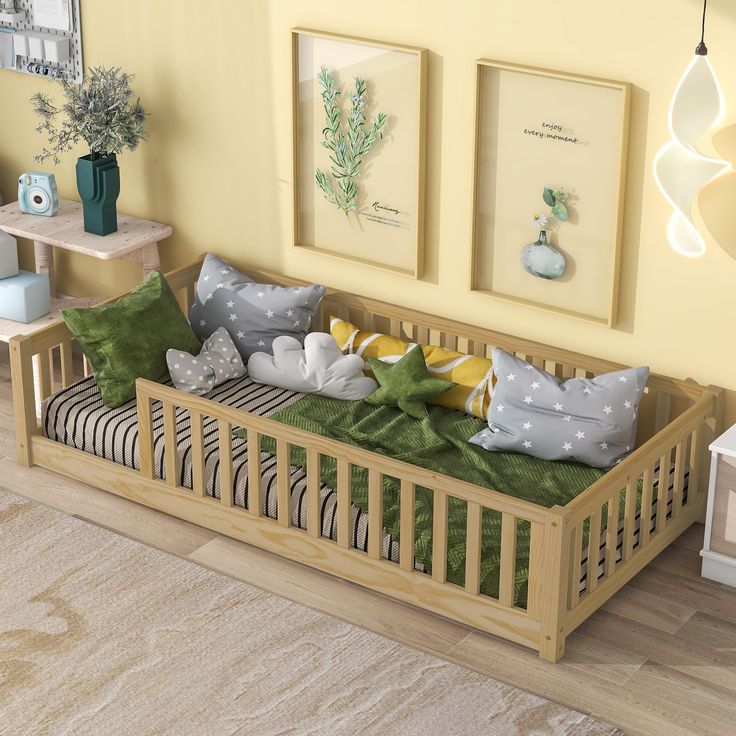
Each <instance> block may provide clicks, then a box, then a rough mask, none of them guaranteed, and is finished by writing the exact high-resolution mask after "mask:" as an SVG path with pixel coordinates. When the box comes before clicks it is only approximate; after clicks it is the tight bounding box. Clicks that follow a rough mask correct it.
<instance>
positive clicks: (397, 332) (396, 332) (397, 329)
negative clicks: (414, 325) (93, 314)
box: [390, 318, 404, 338]
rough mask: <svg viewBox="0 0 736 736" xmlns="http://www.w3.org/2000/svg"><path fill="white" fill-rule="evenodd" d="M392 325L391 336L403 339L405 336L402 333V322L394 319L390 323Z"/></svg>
mask: <svg viewBox="0 0 736 736" xmlns="http://www.w3.org/2000/svg"><path fill="white" fill-rule="evenodd" d="M390 324H391V334H392V335H393V336H394V337H401V338H403V337H404V335H403V333H402V331H401V320H399V319H393V318H392V319H391V321H390Z"/></svg>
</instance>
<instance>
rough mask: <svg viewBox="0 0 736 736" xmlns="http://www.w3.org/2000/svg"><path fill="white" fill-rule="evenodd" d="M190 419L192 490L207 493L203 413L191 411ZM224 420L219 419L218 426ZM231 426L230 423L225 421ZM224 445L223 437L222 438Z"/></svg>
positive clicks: (197, 492) (201, 493) (221, 462)
mask: <svg viewBox="0 0 736 736" xmlns="http://www.w3.org/2000/svg"><path fill="white" fill-rule="evenodd" d="M189 420H190V424H191V432H192V491H194V493H196V494H197V495H198V496H204V495H205V479H204V438H203V436H202V414H201V412H198V411H190V412H189ZM221 421H222V420H219V421H218V426H219V424H220V422H221ZM225 424H226V425H227V426H228V427H229V426H230V425H229V424H227V422H225ZM220 444H221V446H222V439H220ZM222 464H223V458H222V449H221V450H220V496H222ZM230 464H231V465H232V451H231V453H230Z"/></svg>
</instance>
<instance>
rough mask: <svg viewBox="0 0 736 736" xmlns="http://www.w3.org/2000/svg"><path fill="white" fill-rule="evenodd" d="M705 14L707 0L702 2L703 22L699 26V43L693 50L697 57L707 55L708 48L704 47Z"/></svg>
mask: <svg viewBox="0 0 736 736" xmlns="http://www.w3.org/2000/svg"><path fill="white" fill-rule="evenodd" d="M707 12H708V0H703V21H702V24H701V26H700V43H699V44H698V46H697V48H696V49H695V53H696V54H697V55H698V56H707V55H708V47H707V46H706V45H705V16H706V13H707Z"/></svg>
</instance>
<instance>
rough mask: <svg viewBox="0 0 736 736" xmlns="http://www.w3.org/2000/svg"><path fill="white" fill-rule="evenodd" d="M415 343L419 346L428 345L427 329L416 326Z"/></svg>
mask: <svg viewBox="0 0 736 736" xmlns="http://www.w3.org/2000/svg"><path fill="white" fill-rule="evenodd" d="M416 341H417V342H418V343H420V344H421V345H428V344H429V328H428V327H422V326H421V325H417V337H416Z"/></svg>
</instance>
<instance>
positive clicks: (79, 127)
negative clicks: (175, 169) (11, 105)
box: [31, 66, 148, 164]
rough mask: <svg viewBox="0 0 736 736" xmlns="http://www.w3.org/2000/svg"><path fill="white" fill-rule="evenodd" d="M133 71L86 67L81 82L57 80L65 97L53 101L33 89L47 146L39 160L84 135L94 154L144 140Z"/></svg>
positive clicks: (54, 158) (67, 147)
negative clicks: (86, 75) (61, 100)
mask: <svg viewBox="0 0 736 736" xmlns="http://www.w3.org/2000/svg"><path fill="white" fill-rule="evenodd" d="M133 79H134V76H133V75H132V74H127V73H125V72H123V71H122V70H121V69H120V68H119V67H113V68H110V69H106V68H105V67H103V66H98V67H94V68H92V69H90V71H89V75H88V77H87V79H86V81H85V83H84V85H76V84H74V83H72V82H69V81H67V80H64V79H62V80H59V83H60V85H61V89H62V92H63V95H64V102H63V104H62V105H60V106H57V105H56V104H54V102H53V101H52V100H51V98H50V97H49V95H47V94H45V93H44V92H36V94H34V95H33V97H32V98H31V104H32V106H33V111H34V112H35V113H36V115H38V117H39V119H40V122H39V124H38V126H37V127H36V131H37V132H38V133H41V134H43V135H45V136H46V138H47V139H48V145H47V146H44V148H43V150H42V151H41V153H40V154H38V155H37V156H35V157H34V158H35V160H36V161H38V162H39V163H41V162H43V161H45V160H46V159H51V160H52V161H53V162H54V164H58V163H59V161H60V155H61V154H63V153H66V152H67V151H70V150H71V149H72V148H73V147H74V146H75V145H76V143H78V142H79V141H80V140H84V141H85V142H86V143H87V145H88V146H89V150H90V153H91V155H92V159H93V160H94V159H98V158H103V157H105V156H108V155H110V154H118V153H121V152H122V151H123V150H125V149H126V148H127V149H128V150H130V151H133V150H134V149H135V148H136V147H137V146H138V144H139V143H140V142H141V141H143V140H146V139H147V137H148V134H147V132H146V116H147V113H146V111H145V110H144V109H143V107H141V103H140V99H137V98H136V97H134V92H133V88H132V86H131V82H132V81H133Z"/></svg>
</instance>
